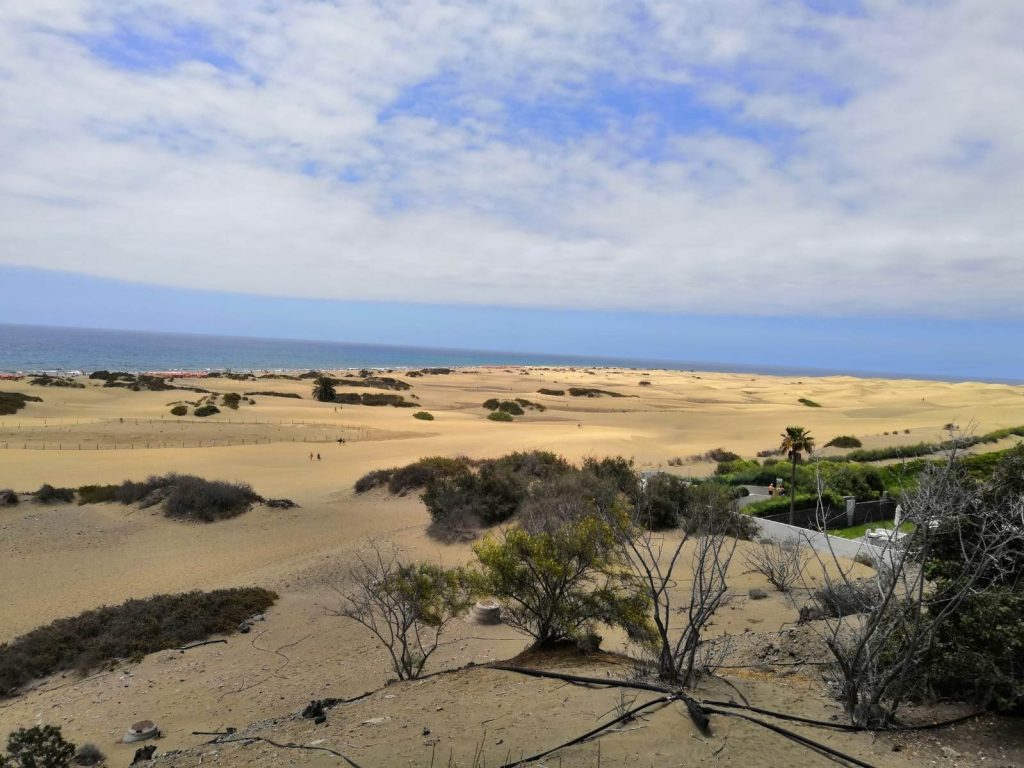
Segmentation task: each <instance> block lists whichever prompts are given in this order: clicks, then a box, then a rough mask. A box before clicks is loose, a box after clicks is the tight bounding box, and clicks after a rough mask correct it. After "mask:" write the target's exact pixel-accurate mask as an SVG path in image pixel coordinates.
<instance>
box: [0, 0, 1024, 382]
mask: <svg viewBox="0 0 1024 768" xmlns="http://www.w3.org/2000/svg"><path fill="white" fill-rule="evenodd" d="M1022 28H1024V3H1020V2H1019V1H1018V0H986V2H984V3H978V2H970V1H969V0H967V1H965V2H960V1H958V0H930V1H929V2H924V1H923V0H903V1H902V2H895V1H882V0H877V1H873V0H860V1H858V0H833V1H827V0H813V1H812V0H636V1H634V2H629V1H626V0H619V1H616V2H611V1H609V2H602V0H551V1H550V2H543V3H541V2H536V1H535V0H521V1H513V0H505V1H503V0H494V1H493V2H488V3H479V2H473V1H470V0H466V1H465V2H461V1H459V0H452V1H450V2H440V1H435V0H415V2H400V1H398V0H396V1H393V2H389V1H388V0H375V1H368V2H358V1H355V0H353V1H352V2H342V1H341V0H339V1H338V2H327V1H326V0H315V1H313V0H289V1H288V2H280V1H278V0H197V1H195V2H189V1H188V0H176V1H175V2H160V1H159V0H154V1H153V2H136V1H135V0H121V1H120V2H117V3H110V2H102V1H101V0H95V1H90V0H33V2H31V3H6V4H3V5H0V292H2V293H7V294H8V297H10V296H12V295H14V294H17V300H16V301H13V302H12V301H8V300H7V299H5V300H4V301H2V302H0V322H44V321H45V318H48V317H51V316H57V315H59V316H60V318H61V320H60V322H61V323H62V324H70V325H77V326H84V327H113V326H112V325H111V323H112V322H115V318H117V319H116V322H118V323H121V325H120V326H118V327H136V326H137V325H138V320H137V319H135V320H133V319H132V317H123V318H122V316H121V315H118V313H116V312H114V313H111V312H109V311H108V308H107V304H106V302H107V300H108V299H109V297H110V296H121V297H124V296H126V295H127V294H129V293H130V294H134V295H136V298H138V297H142V296H145V297H149V298H150V299H151V300H150V301H149V302H148V303H147V304H146V306H147V308H148V309H149V310H150V317H156V316H160V317H163V318H166V320H165V326H164V327H163V328H162V329H163V330H170V331H194V330H197V328H196V326H197V325H198V326H201V329H200V330H204V331H206V332H210V333H235V332H238V329H239V328H240V327H243V328H246V329H249V332H250V333H251V334H252V335H260V336H291V337H303V338H324V336H325V334H327V333H330V334H332V335H333V338H337V339H338V340H345V341H382V340H385V339H383V338H379V337H383V336H387V338H386V340H387V341H388V342H391V343H410V344H413V343H415V344H426V345H428V346H459V347H469V348H472V347H477V348H479V347H480V346H481V343H483V347H484V348H495V349H520V350H537V351H555V352H566V353H571V352H579V353H586V354H608V355H625V354H628V353H629V352H630V351H631V350H634V349H638V347H639V348H642V349H639V350H638V356H644V357H657V358H668V359H684V360H696V359H702V360H719V361H721V362H738V363H742V362H758V360H754V359H753V358H754V357H763V356H770V357H772V359H773V360H778V362H779V364H783V365H799V366H807V367H834V368H844V369H854V368H857V369H861V368H862V369H865V370H876V371H877V370H892V371H914V370H919V371H920V372H934V373H948V374H952V375H957V374H965V375H968V374H970V375H978V376H982V375H984V376H992V377H1003V378H1024V360H1022V357H1021V355H1022V353H1021V352H1020V351H1019V350H1018V348H1019V347H1020V346H1021V345H1020V344H1019V341H1020V339H1022V338H1024V335H1022V333H1021V332H1022V330H1024V304H1022V302H1021V301H1020V298H1019V296H1020V294H1021V289H1022V287H1024V248H1022V245H1024V215H1021V211H1022V210H1024V131H1022V130H1021V128H1020V126H1021V125H1024V98H1021V97H1022V95H1024V93H1022V91H1024V85H1022V83H1024V46H1021V45H1020V32H1019V31H1020V29H1022ZM156 301H160V302H163V304H161V305H160V306H156V305H155V304H154V302H156ZM25 304H28V305H29V306H30V307H32V308H33V309H32V311H30V312H29V313H28V315H26V313H25V312H24V311H23V310H22V309H21V308H22V307H23V305H25ZM243 306H244V308H245V311H246V312H248V313H249V314H248V316H245V317H242V316H239V314H238V312H240V311H242V309H241V308H242V307H243ZM337 317H343V318H345V321H346V322H344V323H338V322H336V321H335V319H334V318H337ZM394 317H401V318H403V322H402V324H401V326H400V327H399V326H396V327H394V328H392V327H390V326H388V327H387V328H386V329H385V328H384V327H381V326H380V324H381V323H385V321H386V319H387V318H394ZM555 320H557V326H558V330H557V332H555V331H554V330H553V329H552V326H553V325H554V324H555ZM147 322H150V321H147ZM392 325H394V324H392ZM328 329H330V330H328ZM595 329H601V330H600V332H599V333H598V332H595ZM894 329H898V332H899V334H901V335H900V336H899V337H898V338H896V339H894V338H893V333H894ZM787 338H788V339H789V343H787V341H786V339H787ZM751 340H754V342H756V343H752V341H751ZM513 342H514V343H513ZM1015 342H1017V343H1015ZM552 344H567V345H572V348H561V349H551V348H550V347H551V345H552ZM584 347H585V348H584ZM597 347H600V349H597ZM705 352H707V353H708V354H710V353H712V352H713V353H714V355H713V356H711V357H708V354H705Z"/></svg>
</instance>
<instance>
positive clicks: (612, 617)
mask: <svg viewBox="0 0 1024 768" xmlns="http://www.w3.org/2000/svg"><path fill="white" fill-rule="evenodd" d="M473 551H474V552H475V553H476V556H477V559H478V560H479V561H480V567H481V578H480V581H481V584H480V590H481V591H483V592H486V593H489V594H492V595H494V596H495V597H497V598H498V599H500V600H503V601H504V607H503V610H502V621H503V622H504V623H506V624H508V625H509V626H510V627H512V628H513V629H516V630H518V631H520V632H523V633H524V634H527V635H529V636H530V637H532V638H533V640H534V645H535V646H551V645H554V644H556V643H558V642H561V641H565V640H576V639H577V638H581V637H583V636H585V635H588V634H590V633H592V632H593V630H594V628H595V627H596V625H597V624H599V623H600V624H606V625H610V626H618V627H622V628H623V629H625V630H626V633H627V635H628V636H630V637H631V638H637V639H638V638H640V637H641V636H646V631H647V626H648V618H647V609H648V600H647V598H646V595H644V594H643V592H642V591H641V590H637V589H635V588H632V585H631V584H630V580H629V577H628V576H627V571H628V569H626V568H625V567H623V563H622V561H621V556H620V554H619V549H618V548H617V546H616V541H615V536H614V532H613V530H612V527H611V525H609V523H607V522H605V521H604V520H600V519H598V518H596V517H586V518H583V519H580V520H574V521H571V522H568V523H566V524H565V525H562V526H560V527H558V528H557V529H555V530H553V531H540V532H538V533H532V534H531V533H529V532H527V531H525V530H523V529H522V528H517V527H513V528H510V529H509V530H507V531H505V532H504V534H503V535H501V536H500V537H494V536H488V537H487V538H485V539H484V541H482V542H481V543H479V544H477V545H476V546H475V547H474V548H473Z"/></svg>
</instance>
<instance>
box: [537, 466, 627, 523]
mask: <svg viewBox="0 0 1024 768" xmlns="http://www.w3.org/2000/svg"><path fill="white" fill-rule="evenodd" d="M618 498H619V489H618V488H617V487H616V485H615V482H614V480H613V479H611V478H608V477H599V476H597V475H596V474H594V473H592V472H589V471H586V470H583V471H581V470H578V469H571V470H570V471H568V472H565V473H562V474H558V475H553V476H551V477H548V478H545V479H544V480H542V481H540V482H538V483H536V484H534V485H533V486H531V488H530V491H529V494H528V497H527V498H526V500H525V501H524V502H523V503H522V505H521V507H520V509H519V516H518V517H519V524H520V526H522V528H523V529H524V530H526V531H527V532H529V533H539V532H541V531H548V532H553V531H557V530H558V529H559V528H561V527H562V526H563V525H566V524H567V523H570V522H573V521H578V520H582V519H584V518H587V517H596V518H600V519H607V518H608V516H610V515H612V514H613V513H614V510H615V506H616V502H617V501H618Z"/></svg>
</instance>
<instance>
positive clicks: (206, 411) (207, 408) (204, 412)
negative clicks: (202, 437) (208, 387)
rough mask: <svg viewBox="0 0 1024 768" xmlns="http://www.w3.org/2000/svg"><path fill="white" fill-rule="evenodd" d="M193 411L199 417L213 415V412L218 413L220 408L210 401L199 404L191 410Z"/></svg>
mask: <svg viewBox="0 0 1024 768" xmlns="http://www.w3.org/2000/svg"><path fill="white" fill-rule="evenodd" d="M193 413H195V415H196V416H199V417H200V418H202V417H204V416H213V415H214V414H215V413H220V408H218V407H217V406H216V405H213V404H211V403H207V404H206V405H200V406H199V407H198V408H196V409H195V411H193Z"/></svg>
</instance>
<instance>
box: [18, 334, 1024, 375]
mask: <svg viewBox="0 0 1024 768" xmlns="http://www.w3.org/2000/svg"><path fill="white" fill-rule="evenodd" d="M437 367H445V368H452V369H454V370H464V369H467V368H481V367H491V368H503V367H529V368H543V367H552V368H582V369H594V370H597V369H601V368H622V369H632V370H650V371H654V370H665V371H683V372H692V373H728V374H741V375H742V374H747V375H754V376H804V377H809V378H810V377H813V378H821V377H827V376H851V377H855V378H870V379H890V380H922V381H944V382H952V383H957V382H970V381H978V382H981V383H993V384H1009V385H1015V384H1021V383H1024V381H1021V380H1012V379H971V378H965V377H956V376H942V375H932V374H922V373H905V372H889V371H858V370H840V369H836V370H828V369H818V368H802V367H790V366H772V365H759V364H756V363H750V364H735V363H716V362H708V361H699V362H698V361H669V360H645V359H631V358H621V357H600V356H579V355H569V354H564V355H559V354H549V353H527V352H502V351H488V350H469V349H444V348H436V349H432V348H426V347H405V346H395V345H387V344H366V343H358V342H326V341H311V340H297V339H263V338H256V337H235V336H213V335H209V336H208V335H201V334H178V333H154V332H149V331H116V330H101V329H85V328H59V327H50V326H32V325H10V324H0V373H6V374H21V375H35V374H40V373H49V374H51V375H53V374H61V375H70V372H81V373H83V374H87V373H88V372H91V371H97V370H109V371H126V372H129V373H153V372H160V373H167V372H172V371H178V372H183V373H185V374H186V375H189V374H190V375H193V376H197V375H200V374H205V373H208V372H212V371H222V372H223V371H229V370H230V371H233V372H248V371H259V372H264V373H281V374H290V373H302V372H306V371H309V370H333V371H344V370H352V371H355V370H360V369H362V368H366V369H369V370H376V371H379V370H387V369H391V370H396V371H398V370H418V369H421V368H437Z"/></svg>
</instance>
